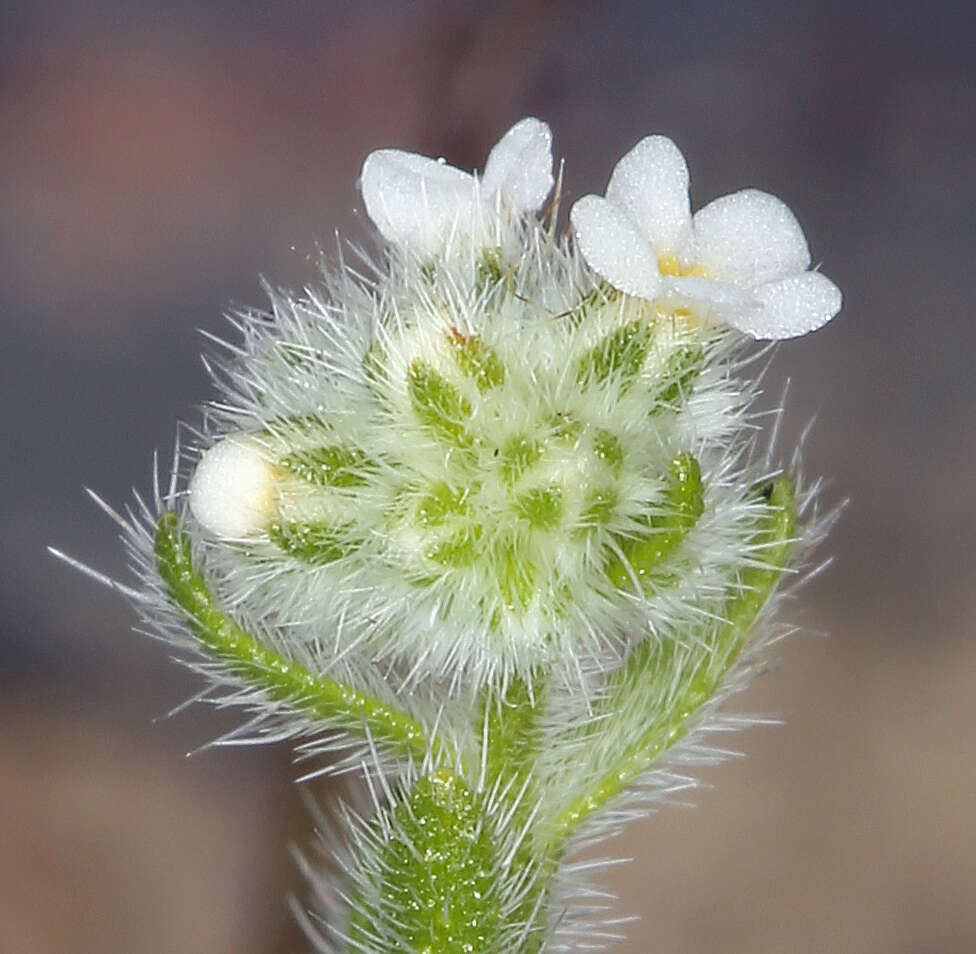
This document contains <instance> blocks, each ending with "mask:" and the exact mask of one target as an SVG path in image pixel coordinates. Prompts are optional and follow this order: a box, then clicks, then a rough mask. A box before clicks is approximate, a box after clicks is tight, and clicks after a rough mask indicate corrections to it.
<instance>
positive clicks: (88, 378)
mask: <svg viewBox="0 0 976 954" xmlns="http://www.w3.org/2000/svg"><path fill="white" fill-rule="evenodd" d="M973 18H974V8H973V7H972V6H969V7H968V9H967V5H965V4H952V5H950V4H945V5H942V4H940V3H938V2H929V3H922V2H916V3H911V2H909V3H897V2H892V0H871V2H857V0H853V2H850V0H848V2H839V0H821V2H818V3H810V4H795V5H791V4H789V3H785V4H784V3H782V2H774V0H755V2H750V3H737V2H725V3H718V2H717V0H685V2H684V3H681V4H675V3H654V2H646V0H630V2H610V3H607V2H605V3H597V2H592V0H590V2H584V0H579V2H569V0H567V2H556V0H521V2H512V0H481V2H479V3H478V4H471V3H465V2H461V0H426V2H424V0H420V2H414V3H399V4H383V3H379V2H373V0H348V2H331V3H330V2H312V0H306V2H296V3H280V4H261V3H258V2H241V3H231V2H229V0H210V2H207V3H203V4H200V3H197V2H190V0H173V2H168V3H151V2H135V0H124V2H123V0H114V2H113V0H103V2H98V0H92V2H89V3H84V2H71V0H67V2H65V0H61V2H54V0H34V2H32V3H24V4H17V3H13V4H11V3H4V4H2V6H0V219H2V223H3V226H2V229H0V316H2V317H0V320H2V323H3V347H2V348H0V408H2V413H0V429H2V447H3V451H2V455H0V468H2V471H0V488H2V494H0V526H2V527H3V534H4V540H5V541H6V542H5V543H4V544H3V546H2V547H0V627H2V628H0V951H2V952H3V954H46V952H52V954H53V952H58V954H61V952H64V951H69V950H70V951H71V952H73V954H85V952H99V954H116V952H117V954H128V952H132V951H139V952H141V954H177V952H180V954H186V952H196V951H200V952H203V951H207V952H208V954H224V952H226V954H231V952H234V954H251V952H253V954H269V952H293V951H294V952H297V951H302V950H306V949H307V945H306V944H305V942H304V941H303V939H302V937H301V935H300V934H299V932H298V931H297V929H296V928H295V927H294V926H293V923H292V920H291V918H290V915H289V913H288V911H287V907H286V898H287V896H288V894H289V893H290V892H292V893H294V892H298V893H301V892H302V890H303V888H302V884H301V881H300V878H299V877H298V875H297V872H296V868H295V865H294V863H293V861H292V859H291V857H290V855H289V851H288V845H289V843H295V844H299V845H300V844H302V843H303V841H304V840H305V839H306V837H307V832H308V829H309V828H310V822H309V819H308V817H307V814H306V811H305V809H304V807H303V806H302V803H301V798H300V795H299V794H298V792H297V791H296V788H295V787H294V786H293V785H292V783H291V779H292V778H293V776H294V774H295V770H294V768H293V767H292V766H291V765H290V763H289V756H288V752H287V751H286V750H284V749H274V748H266V749H261V750H254V749H249V750H246V751H241V750H235V749H220V750H216V751H207V752H203V753H200V754H197V755H195V756H193V757H191V758H186V757H185V754H186V753H187V752H188V751H191V750H195V749H197V748H198V747H200V746H201V745H203V744H204V743H206V742H208V741H210V740H211V739H213V738H214V737H215V736H217V735H219V734H220V733H221V732H223V731H226V730H227V729H228V728H229V727H230V726H231V725H232V724H233V722H231V721H229V720H228V719H229V717H228V716H227V714H226V713H216V712H212V711H210V710H204V709H196V708H190V709H189V710H187V711H186V712H184V713H182V714H180V715H177V716H175V717H173V718H171V719H166V720H163V721H161V722H160V721H158V720H159V718H160V717H161V716H163V715H164V714H165V713H166V712H167V711H168V710H170V709H171V708H172V707H173V706H175V705H177V704H179V703H180V702H182V701H183V700H184V699H186V698H188V697H189V696H190V695H192V694H193V692H194V691H196V689H197V688H199V686H198V684H197V683H196V681H195V680H194V678H193V677H192V676H190V675H189V674H187V673H185V672H184V671H182V670H181V669H179V668H178V667H176V666H174V665H172V664H171V663H170V661H169V659H168V658H167V652H166V650H165V648H164V647H162V646H161V645H159V644H156V643H153V642H151V641H150V640H148V639H146V638H145V637H142V636H137V635H133V634H132V633H130V632H129V629H130V626H131V625H132V623H133V614H132V612H131V611H130V610H129V608H127V607H126V606H125V605H124V604H123V603H122V601H121V600H120V599H119V598H117V597H116V596H115V595H114V594H113V593H112V592H110V591H109V590H107V589H102V588H99V587H98V586H96V585H94V584H93V583H91V582H90V581H88V580H86V579H84V578H82V577H80V576H79V575H77V574H75V573H73V572H71V571H70V570H68V569H67V568H66V567H64V566H62V565H60V564H58V563H56V562H55V561H54V560H53V559H52V558H51V557H49V556H48V554H47V553H46V552H45V546H46V545H47V544H52V543H53V544H56V545H57V546H58V547H60V548H62V549H64V550H66V551H68V552H69V553H72V554H74V555H77V556H79V557H80V558H82V559H83V560H85V561H86V562H89V563H91V564H93V565H94V566H97V567H99V568H101V569H102V570H104V571H105V572H107V573H110V574H113V575H117V576H123V577H124V575H125V573H126V569H125V565H124V560H123V558H122V554H121V550H120V547H119V545H118V541H117V539H116V535H115V528H114V527H113V525H112V524H111V523H110V521H108V520H107V519H105V518H104V517H103V516H102V515H101V514H100V513H99V512H98V511H97V510H96V508H95V507H94V506H93V505H92V504H91V503H90V501H88V499H87V498H86V497H85V496H84V495H83V493H82V489H81V488H82V486H89V487H93V488H96V489H97V490H98V492H99V493H100V494H102V495H103V496H104V497H105V499H107V500H108V501H111V502H113V503H115V504H117V505H122V504H124V503H125V502H126V501H127V500H128V499H129V496H130V492H131V488H132V487H133V486H135V487H137V488H138V489H140V490H143V491H145V490H147V489H148V487H149V473H150V467H151V461H152V454H153V451H154V450H155V449H157V448H158V449H160V450H161V452H162V453H163V454H166V453H168V451H169V448H170V447H171V441H172V437H173V434H174V429H175V425H176V421H177V419H179V418H185V417H190V418H192V417H193V414H194V408H195V406H196V405H198V404H200V403H201V402H203V401H205V400H206V399H207V398H208V396H209V395H210V393H211V392H210V388H209V385H208V382H207V379H206V376H205V374H204V372H203V368H202V365H201V363H200V360H199V353H200V351H201V350H203V349H205V348H206V345H205V342H204V341H203V339H202V338H201V336H200V335H199V334H198V333H197V329H206V330H207V331H210V332H214V333H217V334H223V333H225V332H226V331H227V330H228V329H227V326H226V324H225V322H224V321H223V319H222V318H221V315H222V312H223V311H224V310H226V309H227V308H228V307H232V306H234V305H241V304H261V303H262V302H263V294H262V291H261V288H260V281H259V276H260V275H264V276H266V277H267V278H268V279H269V280H270V281H272V282H273V283H275V284H284V285H289V286H300V285H301V284H303V283H306V282H314V281H315V277H316V265H315V261H316V260H317V258H318V257H319V253H318V250H317V249H318V244H319V243H321V244H322V245H323V247H325V248H326V249H327V250H329V249H331V248H334V238H333V232H334V230H335V229H339V230H341V232H342V234H343V235H344V236H347V237H349V238H352V239H363V238H364V237H366V236H367V235H368V229H367V227H366V223H365V220H364V218H363V216H362V213H361V212H360V211H358V210H359V209H360V206H361V204H360V198H359V194H358V192H357V190H356V179H357V176H358V172H359V167H360V164H361V162H362V159H363V157H364V156H365V154H366V153H367V152H368V151H369V150H370V149H373V148H376V147H381V146H396V147H399V148H404V149H411V150H415V151H419V152H422V153H425V154H428V155H444V156H446V157H447V158H448V159H449V161H450V162H452V163H454V164H455V165H458V166H461V167H464V168H472V167H478V166H482V165H483V163H484V158H485V156H486V153H487V150H488V148H489V147H490V145H491V144H492V143H494V142H495V140H496V139H497V138H498V137H499V135H500V134H501V133H502V132H504V131H505V130H506V129H507V128H508V127H509V126H510V125H511V124H512V123H513V122H514V121H515V120H517V119H519V118H521V117H522V116H525V115H537V116H540V117H541V118H544V119H545V120H547V121H548V122H549V123H550V124H551V126H552V128H553V132H554V138H555V150H556V153H557V155H559V156H566V157H567V166H566V175H565V191H566V193H567V196H568V199H569V200H570V201H571V200H573V199H575V198H576V197H578V196H580V195H582V194H584V193H586V192H602V191H603V188H604V186H605V184H606V179H607V176H608V175H609V172H610V170H611V168H612V166H613V163H614V162H615V161H616V160H617V159H618V158H619V157H620V156H621V155H622V154H623V153H624V152H625V151H626V150H627V149H629V148H630V147H631V146H632V145H633V144H634V143H635V142H636V141H637V140H638V139H639V138H641V137H642V136H644V135H645V134H647V133H649V132H652V131H654V132H663V133H666V134H668V135H670V136H671V137H673V138H674V139H675V140H676V141H677V142H678V144H679V145H680V146H681V147H682V149H683V150H684V152H685V154H686V156H687V157H688V161H689V164H690V167H691V170H692V179H693V201H694V203H695V205H696V206H700V205H702V204H704V203H705V202H707V201H708V200H710V199H712V198H714V197H716V196H718V195H722V194H725V193H727V192H730V191H734V190H735V189H738V188H741V187H744V186H748V185H755V186H757V187H760V188H763V189H766V190H768V191H770V192H773V193H775V194H776V195H779V196H781V197H782V198H783V199H784V200H786V201H787V203H788V204H789V205H790V206H792V207H793V208H794V209H795V210H796V211H797V214H798V216H799V218H800V220H801V222H802V224H803V226H804V228H805V230H806V234H807V237H808V239H809V241H810V245H811V248H812V251H813V254H814V258H815V260H817V261H822V262H823V267H824V271H825V272H826V274H828V275H829V276H830V277H831V278H832V279H834V280H835V281H836V282H837V284H838V285H840V286H841V288H842V289H843V290H844V293H845V308H844V312H843V313H842V315H841V317H839V318H838V319H837V320H836V321H835V322H833V323H832V324H831V325H830V326H829V327H827V328H826V329H825V330H823V331H821V332H819V333H818V334H817V335H815V336H812V337H810V338H809V339H805V340H800V341H795V342H788V343H785V344H783V345H782V346H781V347H780V348H779V349H778V355H777V358H776V361H775V363H774V368H773V371H772V372H771V374H770V377H769V379H768V390H769V391H770V392H771V393H773V394H778V393H779V392H780V391H781V389H782V387H783V385H784V383H785V381H786V380H787V379H790V381H791V385H790V393H789V411H788V413H787V415H786V418H785V423H784V441H785V444H786V445H788V442H789V441H794V442H795V441H796V439H797V438H798V435H799V434H800V433H801V431H802V430H803V429H804V427H805V426H806V425H807V424H808V422H809V421H810V420H811V419H812V418H814V417H816V424H815V426H814V429H813V431H812V433H811V435H810V437H809V439H808V440H807V442H806V454H805V458H806V466H807V469H808V470H809V471H810V472H811V473H813V474H816V473H822V474H824V475H826V476H827V477H828V478H829V481H830V482H829V485H828V487H827V489H826V490H825V491H824V495H823V500H824V503H825V504H826V505H827V506H830V505H833V504H836V503H838V502H839V501H841V500H843V499H844V498H848V497H849V498H850V499H851V503H850V505H849V507H848V508H847V510H846V512H845V514H844V516H843V519H842V521H841V523H840V524H839V525H838V527H837V529H836V532H835V533H834V534H833V535H832V537H831V539H830V541H829V542H828V544H827V545H826V546H825V548H824V550H823V554H824V556H831V557H833V561H834V562H833V565H832V567H831V568H830V569H829V570H828V571H827V572H825V573H823V574H822V575H820V576H819V577H817V578H816V579H815V580H814V581H812V582H811V583H810V584H809V585H808V586H807V587H806V588H805V589H804V590H803V591H802V592H801V594H800V596H799V598H798V599H797V600H795V601H793V602H792V603H791V604H790V605H788V606H787V607H786V615H787V616H788V617H789V618H790V619H791V620H793V621H795V622H797V623H798V624H799V625H800V626H801V628H802V632H801V634H800V635H797V636H795V637H793V638H792V639H791V640H789V641H787V642H785V643H782V644H779V645H778V646H777V647H776V650H775V654H774V655H775V658H774V660H773V665H772V666H771V667H770V671H769V672H768V673H767V674H765V676H764V677H763V678H760V679H758V680H757V681H756V682H755V683H754V684H753V686H752V687H751V689H750V690H749V691H748V693H746V694H745V695H742V696H739V697H737V698H736V699H735V700H734V708H735V709H736V710H737V711H743V712H750V713H761V714H773V715H777V716H779V717H781V718H783V719H784V720H785V722H786V725H785V726H783V727H772V728H770V727H763V728H755V729H752V730H750V731H748V732H746V733H744V734H742V735H740V736H738V737H737V738H735V739H734V742H731V744H733V745H734V746H735V747H737V748H738V749H739V750H740V751H742V752H744V753H746V754H747V755H748V758H746V759H740V760H735V761H733V762H731V763H727V764H725V765H724V766H721V767H719V768H717V769H712V770H707V771H705V772H704V773H703V775H702V778H703V781H704V782H705V787H704V788H702V789H701V790H699V791H698V792H696V793H694V796H693V800H694V802H695V803H696V807H695V808H694V809H693V810H690V809H689V808H687V807H684V806H680V805H669V806H666V807H664V808H663V809H662V810H661V811H660V812H659V813H657V814H656V815H654V816H653V817H650V818H648V819H647V820H646V821H644V822H643V823H641V824H639V825H636V826H634V827H633V828H632V829H631V830H629V831H628V833H627V836H626V838H625V839H623V840H618V841H617V842H616V843H614V844H613V845H611V846H609V850H610V851H612V852H614V853H616V854H618V855H627V856H633V858H634V861H633V863H632V864H630V865H628V866H624V867H622V868H618V869H614V870H613V871H612V872H609V873H607V874H606V875H605V876H604V877H603V883H604V884H606V885H608V886H610V887H612V889H613V890H615V891H616V892H617V893H618V894H619V895H620V896H621V901H620V903H619V905H618V911H619V913H620V914H621V915H624V916H626V915H640V917H641V921H640V923H639V924H633V925H629V926H627V927H626V928H625V929H624V930H625V931H626V932H627V934H628V939H627V940H626V941H625V942H622V943H621V944H620V945H619V946H618V947H617V948H615V950H617V951H619V952H620V954H631V952H633V954H636V952H650V951H653V952H673V954H698V952H710V951H715V950H721V951H723V952H724V954H736V952H743V954H745V952H749V954H756V952H787V951H788V952H811V954H812V952H825V951H831V952H833V951H838V952H879V954H880V952H884V954H915V952H919V954H921V952H938V954H955V952H959V954H965V952H972V951H976V903H974V902H976V895H974V884H976V823H974V822H976V818H974V814H976V813H974V806H976V799H974V792H976V728H974V727H976V643H974V641H973V639H972V636H973V622H972V621H973V618H974V612H976V587H974V565H976V546H974V540H976V533H974V531H976V526H974V524H976V502H974V494H973V488H974V475H976V428H974V426H973V422H974V412H976V375H974V373H973V352H974V346H976V322H974V312H973V299H974V292H976V286H974V281H973V274H974V271H973V265H972V261H973V255H974V252H976V81H974V80H976V76H974V73H976V69H974V58H973V50H974V49H976V31H974V29H973V26H974V24H973ZM567 207H568V203H567ZM327 254H329V253H328V251H327ZM824 634H827V635H826V636H825V635H824Z"/></svg>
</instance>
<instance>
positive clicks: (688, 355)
mask: <svg viewBox="0 0 976 954" xmlns="http://www.w3.org/2000/svg"><path fill="white" fill-rule="evenodd" d="M704 364H705V351H704V349H703V348H702V347H701V345H683V346H681V347H680V348H678V349H677V350H675V351H674V352H673V353H672V354H671V355H670V356H669V357H668V364H667V370H666V371H665V373H664V379H665V381H666V382H667V383H666V384H665V386H664V388H663V389H662V390H661V391H660V392H659V393H658V394H657V396H656V397H655V399H654V406H653V407H652V410H651V413H654V414H656V413H659V412H661V411H666V410H668V411H673V410H676V409H677V408H679V407H680V406H681V402H682V400H683V399H686V398H687V397H688V395H689V394H691V390H692V387H693V385H694V383H695V379H696V378H697V377H698V375H699V374H701V372H702V368H703V367H704Z"/></svg>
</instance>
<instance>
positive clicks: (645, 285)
mask: <svg viewBox="0 0 976 954" xmlns="http://www.w3.org/2000/svg"><path fill="white" fill-rule="evenodd" d="M569 217H570V220H571V221H572V223H573V229H574V230H575V232H576V243H577V245H578V246H579V248H580V251H581V252H582V253H583V258H584V259H586V263H587V264H588V265H589V266H590V268H592V269H593V271H595V272H596V273H597V274H598V275H600V276H601V277H602V278H605V279H606V280H607V281H608V282H609V283H610V284H611V285H613V287H614V288H617V289H619V290H620V291H622V292H625V293H626V294H628V295H632V296H634V297H635V298H645V299H647V300H651V299H653V298H654V297H655V296H656V295H657V293H658V291H659V290H660V287H661V277H660V273H659V271H658V266H657V257H656V256H655V254H654V252H653V250H652V249H651V247H650V246H649V245H648V244H647V240H646V239H645V238H644V236H643V235H641V233H640V232H639V231H638V230H637V228H636V226H635V225H634V224H633V223H632V222H631V221H630V219H629V218H628V217H627V215H625V214H624V213H623V212H622V211H621V210H620V209H619V208H618V207H617V206H616V205H614V204H613V203H612V202H608V201H607V200H606V199H603V198H601V197H600V196H596V195H588V196H584V197H583V198H582V199H580V200H579V201H578V202H577V203H576V205H574V206H573V209H572V212H570V216H569Z"/></svg>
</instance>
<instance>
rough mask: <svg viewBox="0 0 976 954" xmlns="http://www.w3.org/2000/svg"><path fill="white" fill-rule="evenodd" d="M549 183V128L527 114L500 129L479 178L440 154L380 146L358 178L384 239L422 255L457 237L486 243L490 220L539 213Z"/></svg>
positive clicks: (431, 253)
mask: <svg viewBox="0 0 976 954" xmlns="http://www.w3.org/2000/svg"><path fill="white" fill-rule="evenodd" d="M552 186H553V175H552V133H551V132H550V130H549V127H548V126H547V125H546V124H545V123H543V122H540V121H539V120H538V119H531V118H529V119H523V120H522V121H521V122H518V123H516V124H515V125H514V126H513V127H512V128H511V129H509V131H508V132H507V133H505V135H504V136H503V137H502V138H501V140H499V142H498V143H497V144H496V145H495V147H494V148H493V149H492V150H491V152H490V153H489V155H488V160H487V162H486V163H485V171H484V173H483V174H482V175H480V176H478V175H472V174H471V173H468V172H464V171H463V170H461V169H457V168H455V167H454V166H450V165H448V164H447V163H446V162H444V161H443V160H442V159H431V158H429V157H428V156H420V155H417V154H416V153H413V152H402V151H401V150H399V149H378V150H376V151H375V152H371V153H370V154H369V155H368V156H367V157H366V161H365V162H364V163H363V171H362V174H361V177H360V188H361V189H362V193H363V202H364V203H365V205H366V212H367V214H368V215H369V217H370V218H371V219H372V220H373V222H374V223H375V225H376V227H377V228H378V229H379V230H380V233H381V234H382V236H383V238H385V239H386V240H387V241H388V242H391V243H392V244H394V245H397V246H399V247H401V248H404V249H407V250H410V251H412V252H414V253H416V254H417V255H419V256H420V257H421V258H427V259H431V258H434V257H435V256H437V255H439V254H441V253H442V252H443V251H444V249H445V248H446V247H448V246H449V245H450V243H451V242H452V240H454V239H456V238H457V237H458V236H459V235H463V236H467V237H473V238H474V239H475V240H476V241H477V240H478V239H479V238H484V242H485V244H489V243H490V242H491V241H492V239H491V236H492V233H493V229H492V225H493V224H494V223H497V222H499V221H501V219H502V217H503V216H505V215H514V216H521V215H524V214H526V213H529V212H535V211H537V210H538V209H539V208H540V207H541V206H542V204H543V202H545V200H546V196H548V195H549V193H550V191H551V190H552Z"/></svg>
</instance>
